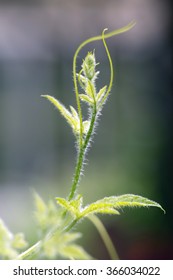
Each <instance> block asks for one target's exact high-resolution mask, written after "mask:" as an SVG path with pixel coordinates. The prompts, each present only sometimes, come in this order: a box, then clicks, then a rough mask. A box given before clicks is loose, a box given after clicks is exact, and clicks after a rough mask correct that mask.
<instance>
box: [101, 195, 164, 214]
mask: <svg viewBox="0 0 173 280" xmlns="http://www.w3.org/2000/svg"><path fill="white" fill-rule="evenodd" d="M98 202H99V203H108V204H110V205H112V207H113V208H115V209H119V208H123V207H127V206H128V207H135V206H136V207H149V206H153V207H158V208H160V209H162V210H163V211H164V212H165V210H164V209H163V208H162V206H161V205H160V204H159V203H157V202H155V201H153V200H150V199H148V198H146V197H142V196H139V195H134V194H125V195H120V196H110V197H105V198H103V199H102V200H99V201H97V203H98Z"/></svg>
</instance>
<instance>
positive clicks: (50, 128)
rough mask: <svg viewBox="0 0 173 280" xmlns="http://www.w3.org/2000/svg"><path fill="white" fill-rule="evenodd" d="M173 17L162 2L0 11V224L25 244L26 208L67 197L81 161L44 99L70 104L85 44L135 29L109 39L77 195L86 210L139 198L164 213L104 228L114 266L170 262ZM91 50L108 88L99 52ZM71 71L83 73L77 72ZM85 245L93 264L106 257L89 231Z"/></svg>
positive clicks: (38, 2)
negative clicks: (103, 92) (103, 90)
mask: <svg viewBox="0 0 173 280" xmlns="http://www.w3.org/2000/svg"><path fill="white" fill-rule="evenodd" d="M171 10H172V6H171V1H168V0H167V1H166V0H165V1H161V0H152V1H151V0H140V1H139V0H128V1H127V0H121V1H118V0H107V1H103V0H100V1H99V0H87V1H84V0H30V1H24V0H22V1H12V0H11V1H7V0H6V1H2V0H1V1H0V217H1V218H3V219H4V220H5V222H6V224H7V226H8V227H9V228H10V230H11V231H12V232H19V231H24V232H25V234H26V237H27V239H28V240H30V242H34V241H36V240H37V235H36V233H35V232H34V230H33V219H34V218H33V210H34V208H33V197H32V191H33V189H34V190H36V191H37V192H38V193H39V194H40V195H41V196H42V197H43V198H44V199H45V201H47V200H48V199H50V198H54V197H55V196H67V194H68V192H69V188H70V183H71V179H72V176H73V172H74V166H75V158H76V151H75V145H74V137H73V135H72V132H71V129H70V128H69V127H68V125H67V124H66V123H65V121H64V119H62V117H61V116H60V115H59V113H58V112H57V111H56V110H55V109H54V108H53V107H52V105H50V104H49V103H48V101H46V100H44V99H42V98H41V97H40V95H41V94H50V95H53V96H55V97H56V98H58V99H59V100H61V102H63V103H64V104H65V105H66V106H68V105H73V106H76V105H75V95H74V90H73V80H72V60H73V54H74V52H75V50H76V48H77V47H78V45H79V44H80V43H81V42H82V41H83V40H85V39H87V38H89V37H91V36H95V35H99V34H101V32H102V30H103V29H104V28H108V29H109V31H112V30H114V29H117V28H120V27H122V26H124V25H126V24H128V23H129V22H130V21H131V20H136V22H137V24H136V26H135V27H134V28H133V29H132V30H131V31H129V32H127V33H124V34H121V35H119V36H116V37H113V38H111V39H108V40H107V44H108V46H109V48H110V53H111V56H112V59H113V64H114V67H115V80H114V86H113V89H112V93H111V96H110V98H109V100H108V102H107V104H106V106H105V108H104V110H103V114H102V116H101V117H100V124H99V126H98V128H97V133H96V135H95V139H94V140H95V141H94V143H93V144H92V148H91V149H90V151H89V154H88V157H87V165H86V166H85V176H83V178H82V181H81V185H80V193H82V194H83V196H84V198H85V200H84V203H89V202H93V201H94V200H96V199H101V198H102V197H104V196H109V195H120V194H124V193H134V194H139V195H143V196H146V197H148V198H150V199H152V200H155V201H157V202H159V203H160V204H161V205H162V206H163V208H164V209H165V210H166V215H164V214H163V213H162V212H161V211H160V210H159V209H155V208H150V209H132V210H130V209H126V210H124V211H123V213H122V215H120V216H119V217H116V216H108V217H101V219H102V221H103V222H104V224H105V226H106V228H107V230H108V232H109V234H110V236H111V238H112V240H113V242H114V244H115V246H116V248H117V251H118V254H119V257H120V258H121V259H172V258H173V239H172V235H173V222H172V214H173V203H172V198H173V190H172V187H173V185H172V183H173V172H172V171H173V170H172V169H173V159H172V155H173V146H172V143H173V132H172V119H173V114H172V110H173V96H172V80H171V79H172V76H171V74H172V73H171V72H172V61H171V59H172V57H171V56H172V54H171V43H172V42H171V33H172V18H171V17H172V14H171ZM93 49H95V53H96V57H97V61H98V62H100V64H99V66H98V68H99V70H100V72H101V74H100V80H98V89H99V88H100V87H101V86H104V85H105V84H107V83H108V81H109V67H108V66H109V65H108V61H107V57H106V55H105V50H104V48H103V44H102V42H97V43H94V44H90V45H88V46H87V47H86V48H85V49H84V50H83V51H82V52H81V53H80V54H79V58H78V63H79V66H80V65H81V62H82V58H83V57H84V56H85V55H86V53H87V52H88V51H91V50H93ZM79 66H78V69H79ZM78 229H79V230H80V231H81V232H82V233H83V238H82V239H81V240H80V241H79V243H80V244H82V245H84V246H85V248H88V249H87V250H88V252H89V253H90V254H92V255H93V256H94V257H95V258H98V259H108V258H109V256H108V254H107V252H106V250H105V247H104V245H103V244H102V243H101V240H100V237H99V236H98V233H97V231H96V230H95V228H94V227H93V225H91V224H90V223H89V221H86V222H84V223H83V224H80V225H79V228H78Z"/></svg>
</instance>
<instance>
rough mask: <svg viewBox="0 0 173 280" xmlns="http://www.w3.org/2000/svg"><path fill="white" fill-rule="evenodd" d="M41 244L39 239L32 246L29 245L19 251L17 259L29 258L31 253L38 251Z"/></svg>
mask: <svg viewBox="0 0 173 280" xmlns="http://www.w3.org/2000/svg"><path fill="white" fill-rule="evenodd" d="M41 246H42V241H41V240H39V241H38V242H37V243H35V244H34V245H33V246H31V247H30V248H29V249H27V250H26V251H24V252H23V253H21V254H20V255H19V256H18V257H17V260H24V259H28V258H31V257H32V256H33V255H35V254H36V253H38V252H39V250H40V248H41Z"/></svg>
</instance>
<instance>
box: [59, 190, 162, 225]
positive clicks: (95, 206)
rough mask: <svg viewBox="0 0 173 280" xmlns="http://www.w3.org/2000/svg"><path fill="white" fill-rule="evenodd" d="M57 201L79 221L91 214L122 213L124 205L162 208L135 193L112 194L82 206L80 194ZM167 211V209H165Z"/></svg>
mask: <svg viewBox="0 0 173 280" xmlns="http://www.w3.org/2000/svg"><path fill="white" fill-rule="evenodd" d="M57 203H58V204H59V205H61V206H62V207H64V208H65V209H66V210H67V211H69V212H70V213H71V215H72V216H73V217H74V218H75V219H77V220H78V221H79V220H80V219H81V218H84V217H86V216H88V215H90V214H116V215H118V214H120V213H119V211H118V210H119V209H121V208H123V207H127V206H128V207H135V206H136V207H137V206H138V207H149V206H154V207H158V208H160V209H162V210H163V211H164V209H163V208H162V207H161V205H160V204H159V203H157V202H155V201H153V200H150V199H148V198H145V197H142V196H139V195H133V194H125V195H121V196H110V197H105V198H103V199H101V200H97V201H96V202H94V203H91V204H89V205H87V206H86V207H84V208H83V207H82V197H81V196H78V197H77V199H74V200H70V201H68V200H66V199H64V198H57ZM164 212H165V211H164Z"/></svg>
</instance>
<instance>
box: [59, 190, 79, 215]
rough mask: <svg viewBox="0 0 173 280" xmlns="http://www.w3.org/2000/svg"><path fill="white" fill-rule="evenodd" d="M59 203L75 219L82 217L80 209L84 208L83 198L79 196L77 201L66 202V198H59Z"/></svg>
mask: <svg viewBox="0 0 173 280" xmlns="http://www.w3.org/2000/svg"><path fill="white" fill-rule="evenodd" d="M56 200H57V203H58V204H59V205H60V206H62V207H63V208H65V209H66V210H67V211H69V212H70V213H71V215H72V216H74V217H75V218H79V217H80V212H81V211H80V209H81V207H82V197H81V196H80V195H79V196H78V197H77V199H74V200H70V201H69V200H66V199H65V198H61V197H57V198H56Z"/></svg>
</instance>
